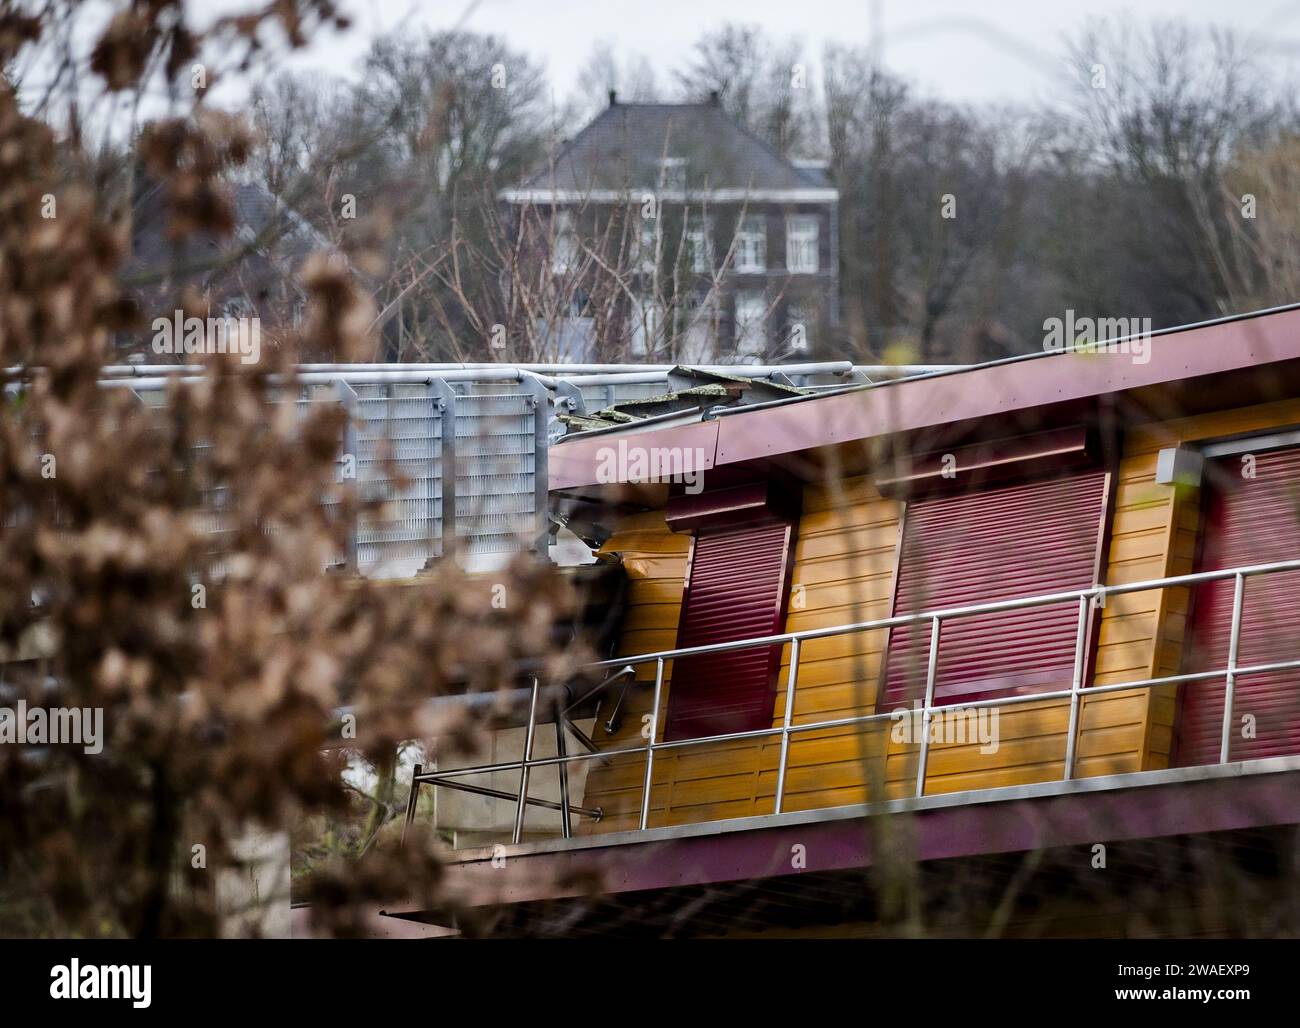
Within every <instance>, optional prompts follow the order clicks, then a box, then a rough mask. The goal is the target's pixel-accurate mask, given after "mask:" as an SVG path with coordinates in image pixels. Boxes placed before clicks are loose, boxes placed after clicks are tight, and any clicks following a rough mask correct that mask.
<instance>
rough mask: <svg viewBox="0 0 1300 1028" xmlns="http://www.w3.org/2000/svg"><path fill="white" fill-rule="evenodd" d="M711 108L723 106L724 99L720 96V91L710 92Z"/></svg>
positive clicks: (713, 90)
mask: <svg viewBox="0 0 1300 1028" xmlns="http://www.w3.org/2000/svg"><path fill="white" fill-rule="evenodd" d="M709 106H710V107H721V106H722V97H721V96H719V95H718V91H717V90H716V89H711V90H709Z"/></svg>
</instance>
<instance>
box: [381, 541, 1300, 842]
mask: <svg viewBox="0 0 1300 1028" xmlns="http://www.w3.org/2000/svg"><path fill="white" fill-rule="evenodd" d="M1286 571H1300V560H1289V561H1279V562H1275V563H1271V564H1254V565H1249V566H1246V567H1240V568H1226V569H1223V570H1221V571H1201V572H1196V573H1193V574H1187V575H1174V576H1170V577H1166V578H1156V579H1150V580H1147V581H1144V582H1129V583H1124V584H1122V585H1096V586H1090V587H1088V588H1084V589H1075V590H1070V591H1068V592H1059V593H1046V594H1043V595H1039V596H1027V597H1018V598H1016V599H1013V600H998V601H994V602H991V603H979V604H970V605H967V606H963V607H947V608H943V609H941V610H935V611H926V612H923V613H918V614H905V615H899V616H895V617H888V618H877V619H874V620H871V621H858V622H852V623H849V624H844V625H835V626H830V627H826V628H810V629H804V630H802V631H798V632H782V633H779V634H776V635H766V636H758V637H755V638H751V639H737V640H733V641H730V642H722V643H710V644H707V645H703V646H687V647H681V648H678V649H672V650H659V651H656V652H652V653H643V654H638V655H636V656H631V657H617V658H613V659H610V660H602V661H596V662H593V663H591V664H589V665H587V668H588V669H591V670H595V669H599V668H609V667H620V668H622V669H623V671H621V672H620V674H619V675H616V676H614V677H620V676H621V675H623V674H626V672H627V669H630V668H635V667H637V666H638V665H641V664H648V663H651V662H653V663H654V665H655V677H654V698H653V705H652V707H651V711H652V714H651V716H650V721H649V723H648V726H647V727H648V729H649V731H648V732H647V733H646V744H645V745H644V746H631V747H623V748H620V749H611V750H601V751H599V752H595V753H592V752H586V753H573V754H569V753H565V752H563V745H562V743H561V744H560V745H559V746H558V748H557V756H554V757H540V758H535V757H533V756H532V738H533V732H534V728H535V721H536V715H537V710H536V706H537V705H536V702H535V700H534V702H533V703H532V704H531V705H530V707H531V709H530V712H529V725H528V731H527V739H528V742H527V743H526V744H525V748H524V755H523V759H521V760H517V761H506V762H502V763H498V764H488V765H479V766H477V767H466V768H454V769H450V770H446V771H430V772H424V771H423V770H422V769H417V772H416V774H415V775H414V776H413V778H412V782H411V792H410V797H409V800H408V804H407V816H406V823H407V826H408V827H409V825H410V824H411V821H412V820H413V818H414V816H415V803H416V797H417V793H418V789H419V786H420V785H422V784H425V783H428V784H432V785H435V786H436V785H447V786H449V787H452V788H457V787H459V786H458V784H454V783H453V781H452V780H453V779H456V778H461V777H465V776H468V775H476V774H489V773H493V772H498V771H518V772H519V773H520V787H519V793H518V795H517V797H516V807H515V823H514V831H513V833H512V841H513V842H514V843H516V844H517V843H518V842H519V841H520V838H521V836H522V830H523V821H524V810H525V808H526V806H527V805H528V804H534V805H542V806H550V804H549V802H548V803H540V804H539V801H537V800H536V799H534V798H532V797H529V796H528V795H527V791H528V775H529V771H530V770H531V769H532V768H534V767H546V766H550V765H557V766H559V767H561V768H562V769H564V770H566V771H567V768H568V766H569V764H571V763H573V762H576V761H579V760H607V759H610V758H613V757H620V756H633V755H644V757H645V761H646V767H645V777H644V780H643V783H642V791H641V806H640V817H639V827H640V828H641V829H642V830H644V829H645V828H646V827H647V826H648V822H649V817H650V789H651V784H652V782H653V775H654V758H655V754H656V753H658V752H660V751H663V750H673V749H681V748H685V747H692V746H707V745H714V744H717V743H725V742H732V741H737V740H744V739H761V738H769V737H771V736H775V735H779V736H780V737H781V752H780V759H779V763H778V767H777V782H776V794H775V798H774V805H773V813H774V814H780V813H781V812H782V809H781V808H782V805H783V802H784V798H785V778H786V770H787V765H788V763H789V754H790V737H791V736H792V735H794V734H796V733H800V732H811V731H819V730H826V729H832V728H844V727H850V726H855V725H865V724H870V723H873V722H876V721H883V720H886V719H892V718H894V717H896V714H897V712H896V711H887V712H884V713H877V714H862V715H855V716H852V717H842V718H833V719H829V720H824V721H812V722H804V723H802V724H794V723H793V717H794V697H795V690H796V686H797V681H798V674H799V659H800V655H801V650H802V645H803V643H804V642H806V641H808V640H810V639H825V638H830V637H833V636H837V635H846V634H849V633H854V632H865V631H877V630H880V629H887V628H896V627H900V626H905V625H913V624H920V623H924V622H929V624H930V649H929V654H928V661H927V667H926V681H925V694H924V700H923V703H922V705H921V707H920V708H919V714H920V717H921V728H920V732H921V740H920V748H919V752H918V757H917V773H916V791H915V795H916V796H918V797H920V796H923V795H924V794H925V775H926V767H927V762H928V758H929V750H930V725H931V722H932V720H933V718H934V713H935V711H936V710H942V709H944V708H949V707H957V706H960V707H962V708H965V709H981V708H986V707H1005V706H1015V705H1018V704H1022V703H1039V702H1042V701H1044V700H1056V699H1065V698H1069V700H1070V715H1069V721H1068V725H1067V728H1066V751H1065V762H1064V769H1063V773H1062V780H1065V781H1068V780H1069V779H1071V778H1073V777H1074V770H1075V762H1076V756H1077V741H1078V739H1077V737H1078V731H1079V713H1080V701H1081V700H1082V698H1083V696H1084V695H1085V694H1087V695H1091V696H1100V695H1105V694H1107V693H1111V692H1120V691H1125V690H1133V689H1152V688H1157V687H1159V686H1167V685H1181V684H1184V683H1188V682H1200V681H1206V680H1208V679H1212V678H1223V679H1224V681H1225V687H1224V709H1223V729H1222V734H1221V741H1220V747H1219V763H1220V764H1226V763H1227V762H1228V756H1229V750H1230V743H1231V732H1232V706H1233V699H1234V696H1235V689H1236V682H1237V680H1238V679H1239V678H1242V677H1244V676H1246V675H1254V674H1265V673H1268V672H1273V671H1284V670H1292V669H1300V659H1298V660H1288V661H1275V662H1271V663H1266V664H1254V665H1247V666H1245V667H1242V666H1239V665H1238V663H1237V659H1238V655H1239V652H1240V643H1241V619H1242V608H1243V605H1244V602H1245V588H1246V579H1247V578H1251V577H1254V576H1256V575H1266V574H1274V573H1278V572H1286ZM1229 578H1231V579H1233V580H1234V588H1233V600H1232V621H1231V629H1230V639H1229V644H1228V663H1227V666H1226V667H1224V668H1219V669H1215V670H1210V671H1196V672H1187V673H1183V674H1177V675H1164V676H1160V677H1155V678H1147V679H1141V680H1138V681H1134V682H1118V683H1114V684H1111V685H1102V686H1090V687H1086V688H1085V686H1084V684H1083V675H1084V671H1085V669H1086V666H1087V663H1086V658H1087V635H1088V614H1089V611H1090V610H1092V609H1094V608H1103V607H1105V605H1106V600H1107V599H1108V598H1109V597H1111V596H1118V595H1123V594H1126V593H1134V592H1144V591H1147V590H1151V589H1168V588H1177V587H1181V586H1191V585H1199V584H1202V583H1204V582H1213V581H1220V580H1224V579H1229ZM1071 601H1073V602H1076V603H1077V604H1078V607H1079V617H1078V624H1077V631H1076V634H1075V649H1074V664H1073V671H1072V675H1071V681H1070V688H1068V689H1057V690H1053V691H1050V692H1034V693H1021V694H1018V695H1014V696H1004V697H996V698H993V699H986V700H977V701H973V702H968V703H939V704H936V703H935V695H934V690H935V682H936V678H937V670H938V654H939V645H940V639H941V631H942V625H943V623H944V622H945V621H949V620H953V619H956V618H962V617H973V616H977V615H980V614H991V613H999V612H1003V611H1008V610H1021V609H1025V608H1029V607H1041V606H1049V605H1051V604H1054V603H1066V602H1071ZM787 643H788V644H789V645H790V670H789V675H788V678H787V682H786V696H785V709H784V713H783V716H782V720H781V724H780V726H779V727H772V728H756V729H751V730H748V731H743V732H730V733H726V734H723V735H710V736H701V737H699V738H693V739H675V740H671V741H669V740H664V741H662V742H658V741H656V736H657V734H658V727H659V726H658V720H659V708H660V705H661V701H662V698H663V686H664V667H665V664H666V662H667V661H669V660H676V659H678V658H681V657H693V656H698V655H702V654H709V653H725V652H729V651H731V650H743V649H754V648H758V647H767V646H776V645H784V644H787ZM612 680H613V678H611V679H610V681H612ZM536 689H537V684H536V683H534V696H535V695H536ZM917 712H918V708H914V709H913V716H915V714H916V713H917ZM563 722H564V718H563V716H562V715H557V726H556V730H557V733H560V734H561V735H562V733H563V731H564V728H565V726H564V723H563ZM567 785H568V782H567V774H566V775H562V776H561V801H560V804H559V805H558V806H559V808H560V809H561V811H562V813H563V821H564V824H565V837H566V838H568V836H569V831H568V821H569V817H568V812H569V811H570V810H572V809H576V808H574V807H572V806H571V804H570V803H569V798H568V787H567ZM583 812H584V813H587V812H586V811H583Z"/></svg>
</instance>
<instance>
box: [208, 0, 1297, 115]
mask: <svg viewBox="0 0 1300 1028" xmlns="http://www.w3.org/2000/svg"><path fill="white" fill-rule="evenodd" d="M231 6H238V5H237V4H232V5H231ZM344 7H345V9H348V10H350V11H351V12H352V15H353V19H354V27H353V29H352V30H351V31H350V32H348V33H344V34H341V35H328V36H321V37H319V38H318V40H317V42H316V43H314V44H313V46H312V50H311V52H310V53H308V54H305V55H302V56H300V57H298V58H297V59H295V61H294V63H295V64H298V65H305V66H309V67H315V68H320V69H323V70H327V71H331V72H335V73H342V72H344V71H346V70H348V69H349V68H351V67H352V66H353V65H354V64H355V62H356V59H357V58H358V57H359V56H360V55H361V54H362V53H363V52H364V51H365V49H366V46H367V45H368V42H369V40H370V39H372V38H373V37H374V36H375V35H378V34H381V33H383V32H387V31H392V30H394V29H399V28H400V29H402V30H404V31H414V30H419V29H421V28H428V29H440V28H449V27H452V26H453V25H456V24H457V23H460V22H462V21H463V23H464V25H465V27H467V28H469V29H472V30H475V31H479V32H490V33H495V34H497V35H500V36H503V37H504V38H505V39H506V40H508V41H509V43H510V44H511V46H512V47H514V48H516V49H519V50H523V51H525V52H527V53H528V54H530V55H531V56H532V57H533V58H535V59H537V60H539V61H541V62H542V63H544V65H545V67H546V69H547V72H548V75H549V78H550V81H551V83H552V85H553V86H554V87H555V89H556V91H557V93H558V94H559V97H560V98H562V97H563V96H564V95H565V94H566V93H567V92H568V91H569V89H570V88H571V87H572V85H573V83H574V80H575V78H576V77H577V74H578V71H579V69H580V68H581V67H582V65H583V63H584V61H585V60H586V58H587V57H588V55H589V54H590V52H591V48H592V44H593V43H594V42H595V41H596V40H601V39H604V40H608V41H609V42H610V43H611V44H612V45H613V46H614V47H615V49H616V50H617V51H620V52H639V53H641V54H644V55H645V56H646V57H647V58H648V59H649V60H650V61H651V63H652V64H653V65H654V66H655V68H656V69H657V70H658V71H660V72H667V71H671V69H673V68H674V67H677V66H679V65H680V64H681V63H682V62H683V60H684V58H685V57H686V56H687V54H688V52H689V50H690V47H691V44H692V43H693V42H694V41H695V39H696V38H697V37H698V36H699V35H700V34H701V32H703V31H705V30H707V29H710V28H714V27H716V26H718V25H720V24H721V23H723V22H725V21H737V22H748V23H756V24H758V25H760V26H762V27H763V28H764V29H765V30H767V31H768V32H769V33H770V34H772V35H774V36H778V37H787V36H795V37H798V38H800V39H801V40H803V42H804V43H805V44H806V47H807V55H808V57H809V59H810V63H814V64H815V63H816V57H817V55H818V54H819V53H820V50H821V48H822V46H823V45H824V44H825V43H826V42H827V41H835V42H840V43H848V44H853V43H866V42H867V41H868V40H869V39H870V38H871V33H872V31H873V30H874V29H876V26H873V20H875V19H873V11H877V12H879V18H878V21H879V26H878V31H880V32H881V33H882V40H883V54H884V58H885V64H886V66H887V67H888V68H889V69H890V70H892V71H893V72H895V73H897V74H901V75H903V76H904V77H906V78H908V79H909V80H911V81H912V82H914V83H915V84H916V85H918V86H919V87H921V88H922V90H924V91H925V92H927V93H930V94H932V95H936V96H941V97H945V98H947V99H951V100H970V101H985V100H991V101H995V102H997V101H1032V100H1036V99H1040V98H1043V97H1045V96H1048V95H1050V92H1051V90H1052V88H1053V82H1052V78H1051V77H1052V74H1053V73H1054V72H1055V71H1056V69H1058V68H1059V67H1060V66H1061V54H1062V45H1061V41H1062V37H1063V36H1064V35H1065V34H1067V33H1073V32H1075V31H1077V29H1078V28H1079V26H1080V25H1082V24H1083V23H1084V21H1085V20H1086V19H1087V18H1088V17H1090V16H1104V15H1123V14H1126V13H1127V14H1131V15H1134V16H1136V17H1137V18H1139V19H1152V18H1168V17H1183V18H1185V19H1187V20H1189V21H1192V22H1197V23H1209V24H1218V25H1226V26H1231V27H1233V28H1235V29H1237V30H1238V31H1240V32H1243V33H1258V34H1259V35H1258V40H1259V46H1260V48H1261V50H1263V49H1267V50H1268V51H1269V52H1271V53H1273V54H1275V55H1277V60H1278V61H1279V63H1280V64H1283V65H1285V68H1286V70H1287V71H1288V72H1289V71H1290V70H1291V68H1292V67H1293V65H1294V63H1295V58H1296V55H1297V54H1300V0H1231V2H1225V0H1131V2H1129V3H1122V2H1109V0H983V2H971V0H966V2H958V0H639V2H629V0H480V2H478V3H472V2H469V0H451V2H436V0H435V2H431V0H344Z"/></svg>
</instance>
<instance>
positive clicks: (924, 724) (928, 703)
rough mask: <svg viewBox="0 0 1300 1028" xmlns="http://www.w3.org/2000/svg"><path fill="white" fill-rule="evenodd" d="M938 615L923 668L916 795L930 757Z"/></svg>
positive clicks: (921, 788)
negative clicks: (923, 698) (923, 690)
mask: <svg viewBox="0 0 1300 1028" xmlns="http://www.w3.org/2000/svg"><path fill="white" fill-rule="evenodd" d="M939 620H940V619H939V616H938V615H937V614H936V615H935V616H934V617H933V618H932V619H931V621H930V660H929V662H928V666H927V667H926V670H925V705H924V706H923V707H922V708H921V752H920V753H919V754H918V755H917V760H916V795H917V796H918V797H920V796H924V795H925V765H926V763H927V762H928V761H929V759H930V719H931V718H933V717H934V712H933V711H932V710H931V709H930V708H931V707H932V706H933V705H934V677H935V672H936V671H937V670H938V669H939Z"/></svg>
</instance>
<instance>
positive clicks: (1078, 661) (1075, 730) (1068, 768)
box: [1063, 595, 1091, 781]
mask: <svg viewBox="0 0 1300 1028" xmlns="http://www.w3.org/2000/svg"><path fill="white" fill-rule="evenodd" d="M1090 602H1091V601H1090V599H1089V597H1088V596H1086V595H1085V596H1080V597H1079V626H1078V629H1077V631H1076V633H1075V636H1074V672H1073V674H1072V676H1071V678H1070V721H1069V724H1068V725H1067V727H1066V729H1065V733H1066V734H1065V773H1064V775H1063V777H1064V778H1065V780H1066V781H1069V780H1070V779H1071V778H1073V777H1074V760H1075V753H1076V750H1077V747H1078V735H1079V707H1080V705H1081V703H1082V701H1083V696H1082V690H1083V665H1084V652H1085V648H1086V646H1087V642H1088V639H1087V636H1088V605H1089V603H1090Z"/></svg>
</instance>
